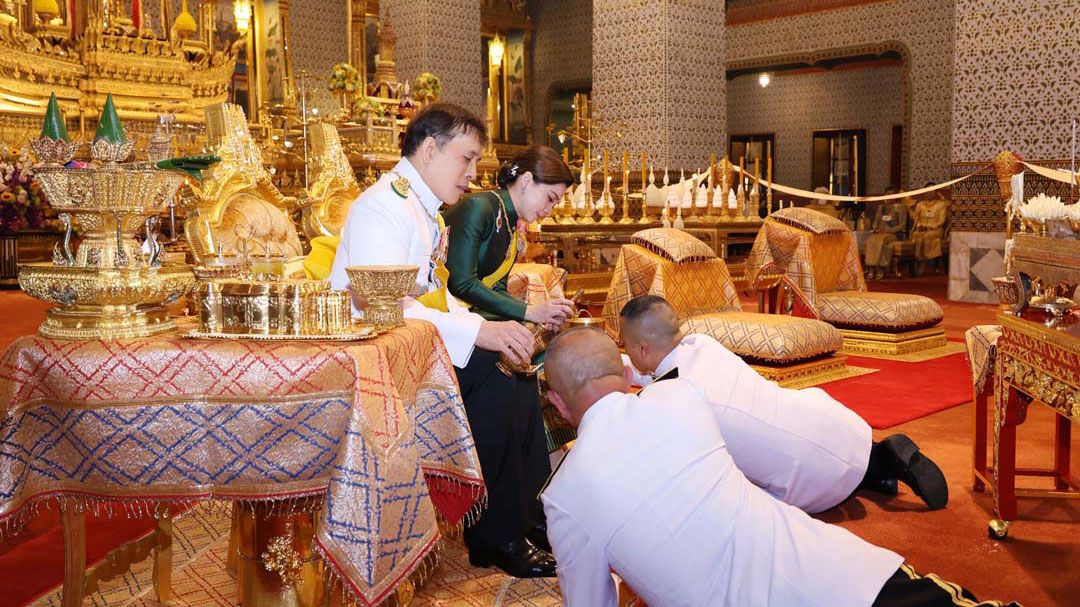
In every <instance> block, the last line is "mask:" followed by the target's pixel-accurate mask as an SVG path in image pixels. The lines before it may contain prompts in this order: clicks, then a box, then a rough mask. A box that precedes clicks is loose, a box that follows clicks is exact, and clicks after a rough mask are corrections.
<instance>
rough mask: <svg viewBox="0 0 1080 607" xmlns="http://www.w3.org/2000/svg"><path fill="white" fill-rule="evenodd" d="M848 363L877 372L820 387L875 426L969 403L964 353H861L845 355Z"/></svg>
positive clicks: (917, 417)
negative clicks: (916, 356)
mask: <svg viewBox="0 0 1080 607" xmlns="http://www.w3.org/2000/svg"><path fill="white" fill-rule="evenodd" d="M847 362H848V364H849V365H852V366H856V367H870V368H873V369H881V370H880V371H878V372H877V373H870V374H869V375H860V376H859V377H852V378H849V379H841V380H839V381H834V382H829V383H827V384H822V385H821V386H820V387H821V388H822V389H823V390H825V391H826V392H828V393H829V394H830V395H832V397H833V398H835V399H836V400H838V401H840V402H842V403H844V404H845V405H847V406H848V408H850V409H851V410H853V411H855V412H856V413H858V414H859V415H860V416H862V418H863V419H865V420H866V423H868V424H870V426H871V427H873V428H876V429H878V430H880V429H883V428H888V427H890V426H895V425H897V424H902V423H904V422H909V421H911V420H914V419H919V418H920V417H924V416H927V415H930V414H931V413H937V412H938V411H941V410H943V409H948V408H949V407H953V406H956V405H960V404H963V403H967V402H971V374H970V371H969V370H968V364H967V359H966V358H965V357H964V353H963V352H958V353H956V354H950V355H948V356H943V357H941V358H935V359H934V360H928V361H925V362H920V363H909V362H896V361H891V360H882V359H880V358H863V357H861V356H849V357H848V359H847Z"/></svg>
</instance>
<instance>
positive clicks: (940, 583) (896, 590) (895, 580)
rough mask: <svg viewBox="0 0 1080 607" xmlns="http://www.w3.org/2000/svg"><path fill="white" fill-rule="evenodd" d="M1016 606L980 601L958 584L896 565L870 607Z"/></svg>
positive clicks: (1016, 604)
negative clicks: (895, 568) (897, 567)
mask: <svg viewBox="0 0 1080 607" xmlns="http://www.w3.org/2000/svg"><path fill="white" fill-rule="evenodd" d="M956 606H961V607H1020V605H1019V604H1018V603H1002V602H1000V601H983V602H980V601H979V600H978V599H976V598H975V595H973V594H971V592H970V591H969V590H967V589H965V588H963V587H961V586H960V585H959V584H954V583H952V582H946V581H945V580H943V579H941V578H939V577H938V576H936V575H934V574H933V573H930V574H927V575H925V576H923V575H919V574H918V573H915V570H914V569H912V568H911V567H910V566H909V565H907V564H906V563H905V564H903V565H900V568H899V569H897V570H896V573H894V574H892V577H890V578H889V579H888V580H886V581H885V585H884V586H883V587H882V588H881V592H880V593H878V595H877V598H876V599H874V604H873V606H872V607H956Z"/></svg>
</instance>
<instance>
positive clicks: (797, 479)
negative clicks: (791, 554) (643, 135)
mask: <svg viewBox="0 0 1080 607" xmlns="http://www.w3.org/2000/svg"><path fill="white" fill-rule="evenodd" d="M619 316H620V318H619V326H620V328H621V335H620V339H621V340H622V342H623V347H624V348H625V349H626V352H627V357H628V358H629V361H630V362H631V363H632V364H633V368H634V369H636V370H637V373H635V374H634V381H635V383H639V384H646V383H648V378H647V377H646V376H643V375H641V373H642V372H644V373H648V374H651V375H653V376H654V377H655V378H656V379H655V380H654V381H657V380H660V379H664V378H670V377H673V376H674V377H681V378H684V379H689V380H690V381H691V382H693V383H695V384H697V385H698V386H700V387H701V389H702V390H703V391H704V392H705V397H706V398H707V399H708V401H709V404H711V405H712V407H713V414H714V415H715V416H716V421H717V422H718V423H719V425H720V432H721V434H723V435H724V442H725V443H726V444H727V448H728V452H729V453H731V457H732V459H733V460H735V465H736V466H738V467H739V470H740V471H742V473H743V474H745V475H746V477H747V478H748V479H750V481H751V482H753V483H754V484H755V485H757V486H759V487H761V488H762V489H765V490H766V491H768V492H769V493H770V494H771V495H772V496H773V497H775V498H777V499H779V500H781V501H784V502H787V503H788V504H791V505H792V506H795V507H797V508H801V509H802V510H805V511H806V512H810V513H815V512H821V511H824V510H828V509H829V508H832V507H834V506H837V505H838V504H840V503H841V502H843V501H845V500H846V499H847V498H849V497H850V496H851V495H852V494H853V493H855V491H857V490H859V489H866V490H871V491H877V492H880V493H885V494H889V495H896V493H897V480H899V481H900V482H902V483H904V484H906V485H908V486H909V487H911V489H912V490H913V491H914V492H915V494H916V495H918V496H919V497H921V498H922V499H923V501H924V502H926V504H927V505H928V506H929V507H930V509H932V510H937V509H939V508H944V507H945V504H946V503H947V502H948V500H949V487H948V485H947V484H946V482H945V475H944V474H942V472H941V469H940V468H938V466H937V465H936V464H935V463H934V462H933V461H931V460H930V459H929V458H928V457H926V456H925V455H923V454H922V453H920V452H919V448H918V447H917V446H916V445H915V443H914V442H913V441H912V440H911V439H910V438H908V437H907V436H906V435H904V434H894V435H892V436H889V437H888V438H886V439H884V440H882V441H880V442H876V443H875V442H874V441H873V435H872V433H871V430H870V426H869V425H867V423H866V422H865V421H863V419H862V418H861V417H859V416H858V414H856V413H855V412H854V411H852V410H851V409H848V408H847V407H845V406H844V405H843V404H841V403H840V402H838V401H836V400H835V399H833V398H832V397H831V396H829V395H828V393H826V392H825V391H824V390H821V389H820V388H806V389H803V390H790V389H787V388H781V387H780V386H778V385H776V383H774V382H772V381H769V380H767V379H765V378H764V377H762V376H761V375H760V374H759V373H758V372H757V371H755V370H754V369H753V367H751V366H750V365H748V364H746V362H745V361H743V360H742V359H741V358H739V357H738V356H736V355H735V354H734V353H732V352H731V351H730V350H728V349H727V348H725V347H724V346H723V345H721V344H720V342H718V341H716V340H715V339H713V338H712V337H711V336H709V335H702V334H692V335H683V334H682V331H681V330H680V329H679V320H678V317H677V316H676V315H675V311H674V310H673V309H672V307H671V305H670V304H668V302H667V301H666V300H665V299H664V298H663V297H659V296H656V295H645V296H642V297H637V298H634V299H632V300H630V301H629V302H627V304H626V305H625V306H623V309H622V311H621V312H620V313H619ZM647 389H648V388H647Z"/></svg>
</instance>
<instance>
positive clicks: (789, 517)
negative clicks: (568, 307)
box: [542, 328, 976, 607]
mask: <svg viewBox="0 0 1080 607" xmlns="http://www.w3.org/2000/svg"><path fill="white" fill-rule="evenodd" d="M545 369H546V373H547V381H548V387H549V392H548V398H549V399H550V400H551V402H552V403H553V404H554V405H555V406H556V408H558V410H559V412H560V413H561V414H562V415H563V417H565V418H566V420H567V421H568V422H569V423H570V424H571V425H573V426H575V427H577V431H578V435H577V441H576V442H575V444H574V446H573V448H571V449H570V452H569V453H568V454H567V455H566V457H565V458H564V459H563V461H562V463H561V464H560V465H559V468H558V469H557V470H556V472H555V474H553V475H552V478H551V480H550V482H549V484H548V486H547V488H546V489H545V490H544V492H543V494H542V500H543V502H544V509H545V511H546V512H547V521H548V535H549V537H550V539H551V544H552V546H553V547H554V549H555V556H556V558H557V559H558V561H559V568H558V573H559V586H560V588H561V589H562V593H563V601H564V605H567V606H569V607H614V606H615V605H617V603H618V596H617V591H616V586H615V583H614V581H613V579H612V576H611V571H612V570H614V572H615V573H616V574H618V575H619V577H621V578H622V579H623V580H624V581H625V582H626V583H627V584H628V585H629V586H630V588H632V589H633V590H634V591H635V592H637V593H638V594H639V595H641V597H642V598H643V599H644V600H645V602H646V603H648V605H649V607H664V606H667V605H680V606H682V605H730V606H738V607H752V606H756V605H776V606H778V607H795V606H798V607H848V606H850V607H869V606H871V605H872V606H874V607H899V606H901V605H903V606H926V607H929V606H934V607H936V606H939V605H940V606H944V605H953V604H954V603H953V602H952V601H953V599H954V598H958V599H959V598H965V599H967V598H969V597H970V594H969V593H967V592H966V591H964V590H963V589H962V588H960V587H959V586H955V585H953V584H949V583H947V582H943V581H941V580H940V579H939V578H937V577H936V576H927V577H925V578H923V577H920V576H918V575H917V574H915V573H914V571H913V570H912V569H911V568H910V567H907V566H906V565H903V559H902V558H901V557H900V555H898V554H896V553H894V552H891V551H889V550H885V549H883V548H878V547H876V546H873V545H871V544H869V543H867V542H865V541H863V540H861V539H859V538H858V537H856V536H855V535H854V534H852V533H850V532H849V531H847V530H845V529H843V528H841V527H837V526H834V525H828V524H826V523H823V522H821V521H818V520H816V519H813V518H811V517H810V516H809V515H808V514H806V513H805V512H803V511H801V510H799V509H797V508H795V507H793V506H790V505H788V504H785V503H783V502H781V501H778V500H776V499H775V498H773V497H772V496H770V495H769V494H767V493H765V492H764V491H762V490H761V489H760V488H758V487H756V486H755V485H753V484H752V483H750V481H748V480H747V479H746V478H745V477H744V476H743V474H742V473H741V472H740V471H739V469H738V467H737V466H736V465H735V462H733V461H732V458H731V456H730V454H729V453H728V451H727V448H726V447H725V445H724V438H723V436H722V435H721V433H720V428H719V427H718V425H717V423H716V420H715V419H714V416H713V408H712V406H711V405H710V404H709V402H708V401H707V400H706V399H705V396H704V394H703V393H702V392H701V390H700V389H699V388H698V387H697V386H695V385H694V384H693V383H691V382H690V381H687V380H685V379H678V378H676V379H672V380H670V381H664V382H659V383H657V384H656V385H654V386H652V387H650V388H649V389H648V390H646V391H644V392H643V393H642V394H641V395H638V396H635V395H631V394H629V393H628V392H629V390H630V384H629V382H628V381H627V379H628V378H627V377H626V375H625V374H624V367H623V365H622V363H621V361H620V358H619V352H618V349H617V348H616V346H615V343H614V342H613V341H612V340H611V339H610V338H609V337H607V336H606V335H605V334H603V333H602V332H600V331H597V330H595V329H591V328H576V329H570V330H567V331H564V332H563V333H561V334H560V335H559V336H558V337H556V338H555V339H554V340H553V341H552V343H551V345H550V346H549V347H548V350H547V356H546V358H545ZM955 604H963V605H975V604H976V603H974V602H957V603H955Z"/></svg>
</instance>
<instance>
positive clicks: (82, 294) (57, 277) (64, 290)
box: [19, 262, 195, 339]
mask: <svg viewBox="0 0 1080 607" xmlns="http://www.w3.org/2000/svg"><path fill="white" fill-rule="evenodd" d="M194 281H195V278H194V276H193V275H192V274H191V266H187V265H163V266H161V267H159V268H147V267H141V268H140V267H133V268H94V269H93V271H88V268H85V267H78V266H57V265H53V264H51V263H47V262H41V263H27V264H20V265H19V286H20V287H22V289H23V290H24V291H26V293H27V294H28V295H30V296H31V297H34V298H36V299H41V300H44V301H52V302H56V303H58V304H60V306H59V307H56V308H52V309H50V310H49V311H48V313H47V314H48V315H47V317H46V319H45V322H44V323H42V325H41V327H40V328H39V329H38V332H39V333H40V334H41V335H43V336H45V337H50V338H54V339H131V338H136V337H148V336H150V335H157V334H158V333H164V332H166V331H171V330H173V329H175V328H176V325H175V323H173V321H172V320H170V319H169V318H168V317H167V316H168V310H167V309H166V306H167V305H168V304H170V303H172V302H174V301H176V300H177V299H179V298H180V297H182V296H183V295H184V293H186V292H187V290H188V288H190V287H191V284H192V283H193V282H194Z"/></svg>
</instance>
